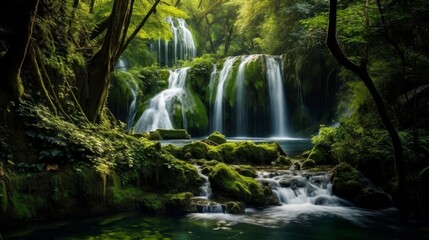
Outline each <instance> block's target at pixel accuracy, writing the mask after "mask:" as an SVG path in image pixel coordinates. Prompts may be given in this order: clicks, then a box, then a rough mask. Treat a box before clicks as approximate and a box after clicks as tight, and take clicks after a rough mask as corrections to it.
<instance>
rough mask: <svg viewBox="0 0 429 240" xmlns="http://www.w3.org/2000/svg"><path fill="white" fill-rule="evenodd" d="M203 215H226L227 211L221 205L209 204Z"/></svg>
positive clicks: (205, 207)
mask: <svg viewBox="0 0 429 240" xmlns="http://www.w3.org/2000/svg"><path fill="white" fill-rule="evenodd" d="M202 213H225V211H224V209H223V207H222V205H221V204H220V203H216V202H208V203H207V205H205V206H203V210H202Z"/></svg>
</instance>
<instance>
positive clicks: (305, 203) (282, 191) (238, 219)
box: [188, 171, 393, 228]
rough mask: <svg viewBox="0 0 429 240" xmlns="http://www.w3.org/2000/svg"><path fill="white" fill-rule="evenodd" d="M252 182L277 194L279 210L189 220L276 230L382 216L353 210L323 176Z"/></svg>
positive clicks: (264, 177) (277, 176) (265, 177)
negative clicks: (317, 220)
mask: <svg viewBox="0 0 429 240" xmlns="http://www.w3.org/2000/svg"><path fill="white" fill-rule="evenodd" d="M256 180H257V181H259V182H264V183H265V184H269V186H270V187H271V188H272V190H273V192H274V193H276V194H277V196H278V198H279V201H280V203H281V205H280V206H273V207H268V208H265V209H263V210H256V209H250V208H248V209H246V212H245V214H241V215H233V214H210V213H195V214H189V215H188V216H189V217H190V218H192V219H201V220H218V221H222V222H224V223H226V224H230V225H235V224H238V223H246V224H252V225H258V226H264V227H271V228H276V227H280V226H283V225H284V224H288V223H291V222H302V221H305V219H311V218H312V216H315V217H317V216H330V215H331V216H336V217H339V218H343V219H345V220H348V221H350V222H353V223H354V224H357V225H364V224H366V223H365V221H366V218H367V217H368V216H375V215H377V214H379V215H382V214H383V213H381V212H374V211H366V210H363V209H357V208H354V207H352V205H351V204H350V203H349V202H347V201H346V200H343V199H341V198H338V197H336V196H334V195H333V194H332V191H331V187H332V184H331V183H330V181H329V177H328V175H327V174H326V173H317V174H310V173H301V172H291V171H282V172H277V173H276V172H258V178H257V179H256ZM388 211H393V210H388Z"/></svg>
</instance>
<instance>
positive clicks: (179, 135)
mask: <svg viewBox="0 0 429 240" xmlns="http://www.w3.org/2000/svg"><path fill="white" fill-rule="evenodd" d="M156 132H158V133H159V135H160V136H161V139H164V140H165V139H190V138H191V135H189V133H188V131H186V129H157V130H156Z"/></svg>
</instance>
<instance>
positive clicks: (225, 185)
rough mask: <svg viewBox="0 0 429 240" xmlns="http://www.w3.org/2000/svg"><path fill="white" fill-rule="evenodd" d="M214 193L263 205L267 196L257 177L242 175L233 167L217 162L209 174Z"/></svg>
mask: <svg viewBox="0 0 429 240" xmlns="http://www.w3.org/2000/svg"><path fill="white" fill-rule="evenodd" d="M209 181H210V184H211V187H212V190H213V193H214V194H215V195H217V196H221V197H225V198H229V199H234V200H238V201H243V202H245V203H248V204H255V205H262V204H264V200H265V196H264V189H263V188H262V186H261V185H260V184H259V183H258V182H256V181H255V179H253V178H250V177H246V176H242V175H240V174H239V173H238V172H237V171H236V170H235V169H234V168H233V167H231V166H228V165H226V164H224V163H219V164H217V165H216V166H215V167H214V168H213V171H212V172H211V173H210V175H209Z"/></svg>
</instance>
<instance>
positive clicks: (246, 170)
mask: <svg viewBox="0 0 429 240" xmlns="http://www.w3.org/2000/svg"><path fill="white" fill-rule="evenodd" d="M233 167H234V169H235V170H236V171H237V172H238V173H239V174H240V175H243V176H246V177H251V178H255V177H257V174H256V170H255V169H254V168H253V167H252V166H250V165H236V166H233Z"/></svg>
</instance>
